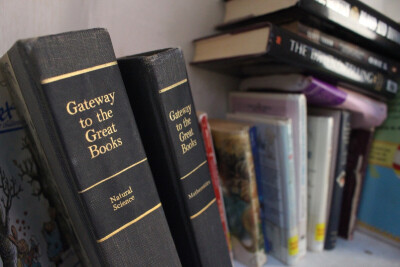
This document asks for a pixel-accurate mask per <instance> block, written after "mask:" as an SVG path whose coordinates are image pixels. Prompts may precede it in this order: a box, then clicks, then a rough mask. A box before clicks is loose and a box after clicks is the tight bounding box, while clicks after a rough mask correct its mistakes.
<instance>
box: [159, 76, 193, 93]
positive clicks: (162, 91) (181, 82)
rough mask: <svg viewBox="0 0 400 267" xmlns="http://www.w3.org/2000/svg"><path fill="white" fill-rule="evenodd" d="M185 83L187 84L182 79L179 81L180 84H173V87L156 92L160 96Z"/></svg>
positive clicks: (185, 80)
mask: <svg viewBox="0 0 400 267" xmlns="http://www.w3.org/2000/svg"><path fill="white" fill-rule="evenodd" d="M185 82H187V79H184V80H182V81H180V82H177V83H174V84H173V85H170V86H168V87H165V88H164V89H161V90H160V91H158V92H159V93H160V94H162V93H165V92H166V91H169V90H171V89H174V88H175V87H177V86H179V85H181V84H183V83H185Z"/></svg>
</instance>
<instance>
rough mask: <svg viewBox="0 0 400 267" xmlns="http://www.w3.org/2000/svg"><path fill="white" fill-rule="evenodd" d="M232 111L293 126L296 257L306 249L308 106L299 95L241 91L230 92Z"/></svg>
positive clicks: (302, 96) (303, 253) (302, 254)
mask: <svg viewBox="0 0 400 267" xmlns="http://www.w3.org/2000/svg"><path fill="white" fill-rule="evenodd" d="M229 106H230V110H231V112H233V113H238V112H246V113H253V114H263V115H270V116H279V117H285V118H289V119H291V121H292V129H293V151H294V155H293V156H294V164H295V184H296V196H295V198H296V201H295V202H296V208H297V223H298V233H299V257H302V256H304V255H305V253H306V250H307V238H306V229H307V106H306V99H305V97H304V95H302V94H277V93H242V92H232V93H230V95H229Z"/></svg>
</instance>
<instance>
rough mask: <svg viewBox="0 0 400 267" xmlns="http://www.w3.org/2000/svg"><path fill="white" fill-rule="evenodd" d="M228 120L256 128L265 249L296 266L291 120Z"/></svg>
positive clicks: (248, 116) (244, 115)
mask: <svg viewBox="0 0 400 267" xmlns="http://www.w3.org/2000/svg"><path fill="white" fill-rule="evenodd" d="M227 118H228V119H233V120H239V121H247V122H251V123H253V124H254V125H255V127H256V137H257V142H256V143H257V148H256V153H257V156H255V157H254V158H255V161H257V162H256V163H255V166H256V170H257V168H258V169H259V175H258V176H257V186H258V192H259V197H260V205H261V211H262V212H261V214H262V217H263V218H262V226H263V231H264V236H265V239H266V240H265V242H266V247H267V250H268V249H269V251H268V252H269V253H270V254H271V255H273V256H275V257H276V258H278V259H279V260H281V261H282V262H284V263H286V264H290V265H292V264H295V263H296V262H297V260H298V258H299V257H298V251H299V249H298V239H299V238H298V229H297V214H296V213H297V209H296V199H295V197H296V192H295V190H296V186H295V172H294V159H293V136H292V122H291V119H287V118H282V117H272V116H266V115H258V114H257V115H256V114H249V113H236V114H227ZM256 173H257V171H256Z"/></svg>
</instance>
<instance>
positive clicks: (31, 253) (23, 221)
mask: <svg viewBox="0 0 400 267" xmlns="http://www.w3.org/2000/svg"><path fill="white" fill-rule="evenodd" d="M25 127H26V125H25V124H24V122H23V121H22V120H21V119H20V118H19V116H18V114H17V110H16V107H15V105H14V102H13V101H12V99H11V96H10V95H9V93H8V88H7V83H6V81H5V79H4V77H3V74H2V72H1V71H0V144H1V150H0V199H2V200H3V201H2V202H0V203H1V204H0V207H1V219H0V265H1V266H27V265H26V264H31V265H30V266H60V267H63V266H65V267H67V266H81V263H83V262H85V261H84V260H82V262H81V263H80V261H79V259H78V257H77V254H79V248H78V247H77V246H75V247H74V246H73V245H76V243H77V241H76V237H75V235H74V233H73V231H72V229H71V228H70V224H68V222H65V221H62V219H63V215H62V214H60V211H59V210H57V207H56V204H55V203H54V202H53V201H52V200H53V196H52V195H51V192H49V191H48V190H46V189H47V188H48V187H49V184H48V183H46V181H45V177H44V176H43V175H42V174H43V172H42V170H41V169H40V168H39V165H38V164H36V162H35V159H34V158H33V151H32V149H33V147H32V145H31V143H30V142H29V139H28V136H27V131H26V129H25ZM74 248H75V249H78V250H75V251H77V252H78V253H75V251H74ZM80 256H82V255H81V254H80Z"/></svg>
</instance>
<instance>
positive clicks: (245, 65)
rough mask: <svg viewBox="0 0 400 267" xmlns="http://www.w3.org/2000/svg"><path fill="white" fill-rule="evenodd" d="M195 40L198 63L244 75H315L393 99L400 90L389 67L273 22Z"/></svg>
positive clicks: (370, 93)
mask: <svg viewBox="0 0 400 267" xmlns="http://www.w3.org/2000/svg"><path fill="white" fill-rule="evenodd" d="M194 45H195V51H194V57H193V61H192V64H193V65H194V66H199V67H202V68H206V69H210V70H214V71H218V72H222V73H227V74H231V75H236V76H240V77H247V76H261V75H266V74H274V73H275V74H276V73H279V74H282V73H296V72H297V73H304V74H311V75H315V76H316V77H318V78H321V79H323V80H325V81H327V82H329V83H331V84H334V85H337V84H341V85H346V87H348V88H350V89H352V90H357V91H360V92H362V93H363V94H368V95H371V96H373V97H374V98H378V99H388V98H391V97H393V96H395V95H396V93H397V92H398V90H399V84H398V82H397V80H396V78H395V77H392V75H389V74H388V73H387V72H384V71H382V70H380V69H378V68H376V67H375V66H371V65H366V64H363V65H361V64H359V63H357V62H356V61H355V60H353V59H351V58H348V57H346V56H344V55H343V54H341V53H332V52H331V51H330V48H327V47H324V46H322V45H319V44H316V43H314V42H312V41H310V40H307V39H306V38H303V37H301V36H299V35H297V34H295V33H292V32H290V31H288V30H285V29H282V28H279V27H277V26H275V25H273V24H269V23H266V24H261V25H253V26H252V27H248V28H240V29H236V30H233V31H230V32H225V33H220V34H216V35H213V36H209V37H204V38H201V39H197V40H195V41H194Z"/></svg>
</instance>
